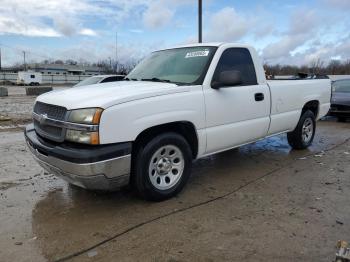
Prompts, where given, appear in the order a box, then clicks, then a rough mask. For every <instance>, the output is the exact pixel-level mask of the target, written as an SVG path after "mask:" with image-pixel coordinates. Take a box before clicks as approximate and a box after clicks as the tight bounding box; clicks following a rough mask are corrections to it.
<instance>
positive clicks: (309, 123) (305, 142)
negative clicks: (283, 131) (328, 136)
mask: <svg viewBox="0 0 350 262" xmlns="http://www.w3.org/2000/svg"><path fill="white" fill-rule="evenodd" d="M315 130H316V120H315V115H314V113H313V112H312V111H310V110H307V111H305V112H304V113H303V114H302V116H301V117H300V119H299V122H298V125H297V127H296V128H295V129H294V131H293V132H289V133H288V134H287V138H288V143H289V145H290V146H291V147H292V148H293V149H305V148H308V147H309V146H310V145H311V144H312V141H313V140H314V136H315Z"/></svg>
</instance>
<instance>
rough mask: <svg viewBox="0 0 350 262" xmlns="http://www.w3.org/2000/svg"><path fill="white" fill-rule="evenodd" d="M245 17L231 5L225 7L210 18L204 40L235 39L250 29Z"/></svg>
mask: <svg viewBox="0 0 350 262" xmlns="http://www.w3.org/2000/svg"><path fill="white" fill-rule="evenodd" d="M250 26H251V23H250V22H249V19H247V17H245V16H243V15H241V14H239V13H237V12H236V10H235V9H234V8H233V7H225V8H223V9H221V10H220V11H218V12H216V13H214V14H213V15H212V16H211V18H210V24H209V30H208V31H207V32H206V34H205V39H206V41H237V40H239V39H241V38H242V37H243V36H244V35H246V34H247V33H248V32H249V30H250V29H251V27H250Z"/></svg>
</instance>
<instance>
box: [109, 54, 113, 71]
mask: <svg viewBox="0 0 350 262" xmlns="http://www.w3.org/2000/svg"><path fill="white" fill-rule="evenodd" d="M108 58H109V69H110V70H111V71H112V70H113V68H112V59H111V58H110V57H108Z"/></svg>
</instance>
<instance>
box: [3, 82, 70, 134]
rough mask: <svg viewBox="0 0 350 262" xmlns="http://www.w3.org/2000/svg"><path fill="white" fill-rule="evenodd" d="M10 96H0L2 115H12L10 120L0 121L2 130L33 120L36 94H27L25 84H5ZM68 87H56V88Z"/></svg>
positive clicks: (14, 127)
mask: <svg viewBox="0 0 350 262" xmlns="http://www.w3.org/2000/svg"><path fill="white" fill-rule="evenodd" d="M5 87H6V88H7V89H8V93H9V96H7V97H0V116H6V117H10V118H11V120H9V121H0V132H1V131H6V130H9V129H16V128H17V129H18V128H21V127H23V125H24V124H26V123H28V122H30V121H31V114H32V111H33V105H34V101H35V98H36V97H35V96H26V94H25V87H23V86H5ZM65 88H68V87H62V86H58V87H54V88H53V89H54V90H60V89H65Z"/></svg>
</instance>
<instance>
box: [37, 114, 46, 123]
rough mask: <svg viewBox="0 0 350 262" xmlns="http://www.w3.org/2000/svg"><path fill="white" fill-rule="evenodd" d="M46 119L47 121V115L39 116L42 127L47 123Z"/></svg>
mask: <svg viewBox="0 0 350 262" xmlns="http://www.w3.org/2000/svg"><path fill="white" fill-rule="evenodd" d="M46 119H47V114H41V115H39V119H38V120H39V123H40V125H43V124H44V123H45V121H46Z"/></svg>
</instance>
